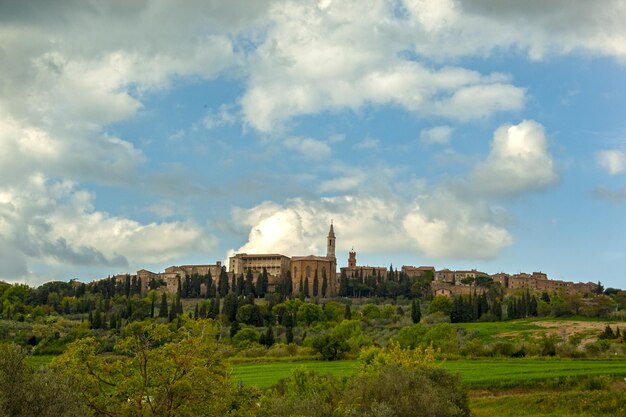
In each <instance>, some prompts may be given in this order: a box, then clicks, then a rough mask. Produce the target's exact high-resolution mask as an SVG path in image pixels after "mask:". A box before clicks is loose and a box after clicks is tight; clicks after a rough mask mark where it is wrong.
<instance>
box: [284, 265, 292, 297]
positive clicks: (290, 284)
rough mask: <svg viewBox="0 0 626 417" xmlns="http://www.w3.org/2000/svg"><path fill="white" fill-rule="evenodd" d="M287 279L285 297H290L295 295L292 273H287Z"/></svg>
mask: <svg viewBox="0 0 626 417" xmlns="http://www.w3.org/2000/svg"><path fill="white" fill-rule="evenodd" d="M286 277H287V278H286V280H287V286H286V291H285V296H290V295H291V294H293V281H292V280H291V271H287V274H286Z"/></svg>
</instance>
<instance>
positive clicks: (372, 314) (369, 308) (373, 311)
mask: <svg viewBox="0 0 626 417" xmlns="http://www.w3.org/2000/svg"><path fill="white" fill-rule="evenodd" d="M361 314H362V315H363V318H366V319H370V320H376V319H379V318H381V313H380V308H378V306H377V305H376V304H365V305H364V306H363V308H362V309H361Z"/></svg>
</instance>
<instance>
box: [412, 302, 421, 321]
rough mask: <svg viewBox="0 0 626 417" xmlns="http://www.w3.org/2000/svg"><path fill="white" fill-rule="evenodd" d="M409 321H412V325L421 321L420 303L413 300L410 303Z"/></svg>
mask: <svg viewBox="0 0 626 417" xmlns="http://www.w3.org/2000/svg"><path fill="white" fill-rule="evenodd" d="M411 320H413V323H416V324H417V323H419V322H420V320H422V311H421V306H420V302H419V301H418V300H416V299H414V300H413V302H412V303H411Z"/></svg>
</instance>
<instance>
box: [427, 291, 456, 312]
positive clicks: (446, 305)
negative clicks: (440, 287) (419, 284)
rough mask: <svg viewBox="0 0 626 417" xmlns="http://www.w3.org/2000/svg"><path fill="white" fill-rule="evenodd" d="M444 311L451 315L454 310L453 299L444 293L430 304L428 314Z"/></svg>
mask: <svg viewBox="0 0 626 417" xmlns="http://www.w3.org/2000/svg"><path fill="white" fill-rule="evenodd" d="M438 311H440V312H442V313H443V314H445V315H450V313H451V312H452V301H451V300H450V299H449V298H448V297H446V296H443V295H438V296H436V297H435V298H433V300H432V301H431V302H430V304H429V305H428V314H433V313H436V312H438Z"/></svg>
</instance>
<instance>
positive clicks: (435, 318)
mask: <svg viewBox="0 0 626 417" xmlns="http://www.w3.org/2000/svg"><path fill="white" fill-rule="evenodd" d="M423 321H424V323H426V324H439V323H450V315H449V314H445V313H442V312H441V311H438V312H436V313H432V314H428V315H427V316H426V317H424V320H423Z"/></svg>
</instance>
